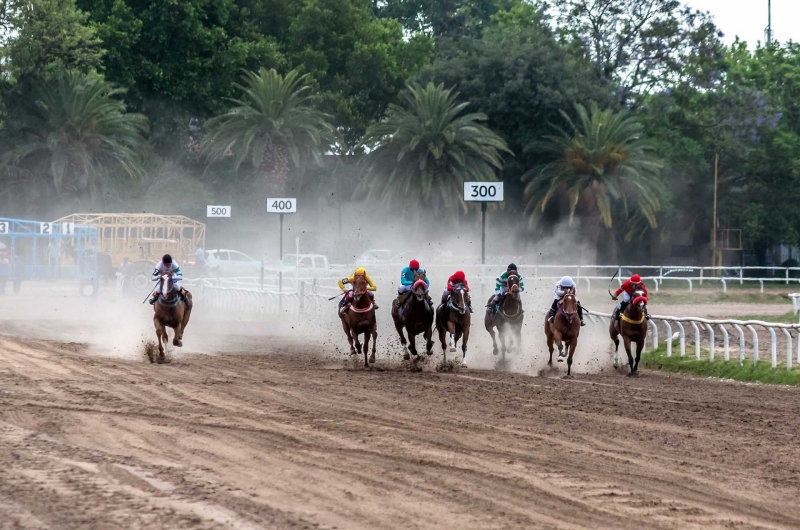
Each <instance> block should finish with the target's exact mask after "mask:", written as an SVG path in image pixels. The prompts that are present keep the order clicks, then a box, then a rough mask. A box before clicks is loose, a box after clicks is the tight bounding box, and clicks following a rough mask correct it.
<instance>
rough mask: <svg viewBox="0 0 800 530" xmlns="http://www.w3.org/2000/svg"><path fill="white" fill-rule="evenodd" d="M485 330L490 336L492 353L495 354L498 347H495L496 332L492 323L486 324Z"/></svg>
mask: <svg viewBox="0 0 800 530" xmlns="http://www.w3.org/2000/svg"><path fill="white" fill-rule="evenodd" d="M486 331H488V332H489V335H491V336H492V355H497V354H498V353H500V349H499V348H498V347H497V332H496V331H495V330H494V326H493V325H490V326H486Z"/></svg>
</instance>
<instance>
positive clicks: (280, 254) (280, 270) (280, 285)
mask: <svg viewBox="0 0 800 530" xmlns="http://www.w3.org/2000/svg"><path fill="white" fill-rule="evenodd" d="M280 216H281V229H280V243H279V245H280V248H279V250H278V313H280V312H281V311H282V307H283V214H280Z"/></svg>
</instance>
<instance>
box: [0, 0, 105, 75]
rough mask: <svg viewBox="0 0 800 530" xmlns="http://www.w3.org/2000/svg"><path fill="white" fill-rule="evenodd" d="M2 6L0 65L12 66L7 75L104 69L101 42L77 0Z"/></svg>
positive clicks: (34, 0)
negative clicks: (59, 70)
mask: <svg viewBox="0 0 800 530" xmlns="http://www.w3.org/2000/svg"><path fill="white" fill-rule="evenodd" d="M3 7H4V10H3V12H4V14H5V15H6V16H5V20H3V24H2V26H0V52H2V59H3V61H2V62H0V64H2V66H3V67H6V68H7V67H8V65H10V68H9V72H8V73H10V74H11V75H13V76H14V77H16V78H20V77H23V76H25V75H30V74H34V75H37V74H41V73H42V72H44V71H45V70H47V69H49V70H51V71H55V70H58V69H59V68H62V69H63V68H66V69H78V70H81V71H83V72H86V71H88V70H91V69H93V68H99V67H100V66H101V59H102V57H103V49H102V47H101V44H100V39H99V38H98V37H97V35H96V32H95V29H94V28H93V27H91V26H89V25H87V24H86V19H87V17H86V15H85V14H84V13H82V12H81V11H80V10H79V9H77V7H76V6H75V0H32V1H28V2H23V1H20V0H11V1H4V2H3ZM6 61H8V64H6Z"/></svg>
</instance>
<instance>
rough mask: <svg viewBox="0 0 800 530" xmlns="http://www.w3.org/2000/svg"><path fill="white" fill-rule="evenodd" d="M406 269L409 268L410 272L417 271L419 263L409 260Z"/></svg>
mask: <svg viewBox="0 0 800 530" xmlns="http://www.w3.org/2000/svg"><path fill="white" fill-rule="evenodd" d="M408 268H410V269H412V270H417V269H419V261H417V260H415V259H412V260H411V261H410V262H409V263H408Z"/></svg>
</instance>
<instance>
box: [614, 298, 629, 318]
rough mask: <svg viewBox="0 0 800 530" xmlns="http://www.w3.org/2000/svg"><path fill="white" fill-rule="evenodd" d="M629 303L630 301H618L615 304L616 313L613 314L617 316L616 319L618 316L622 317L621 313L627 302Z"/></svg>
mask: <svg viewBox="0 0 800 530" xmlns="http://www.w3.org/2000/svg"><path fill="white" fill-rule="evenodd" d="M629 303H630V302H620V303H619V305H618V306H617V313H616V315H615V316H616V317H617V320H619V319H620V318H622V313H624V312H625V308H626V307H628V304H629Z"/></svg>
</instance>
